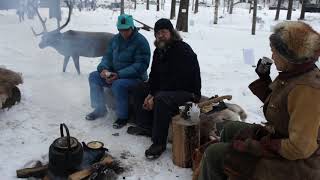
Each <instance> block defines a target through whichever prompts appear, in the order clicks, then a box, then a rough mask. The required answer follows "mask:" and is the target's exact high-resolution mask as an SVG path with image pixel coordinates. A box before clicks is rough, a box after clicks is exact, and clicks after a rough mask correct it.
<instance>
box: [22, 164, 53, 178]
mask: <svg viewBox="0 0 320 180" xmlns="http://www.w3.org/2000/svg"><path fill="white" fill-rule="evenodd" d="M47 171H48V165H42V166H37V167H33V168H24V169H19V170H17V177H18V178H29V177H36V178H43V177H44V176H45V175H46V174H47Z"/></svg>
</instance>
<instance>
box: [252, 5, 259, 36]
mask: <svg viewBox="0 0 320 180" xmlns="http://www.w3.org/2000/svg"><path fill="white" fill-rule="evenodd" d="M257 6H258V0H253V17H252V29H251V34H252V35H255V34H256V23H257Z"/></svg>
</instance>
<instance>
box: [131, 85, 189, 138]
mask: <svg viewBox="0 0 320 180" xmlns="http://www.w3.org/2000/svg"><path fill="white" fill-rule="evenodd" d="M148 92H149V90H148V87H146V86H144V87H143V88H141V86H140V87H138V88H136V89H135V90H134V92H133V97H134V106H135V107H134V111H135V121H136V124H137V125H138V126H140V127H143V128H145V129H150V130H152V142H153V143H155V144H166V143H167V136H168V129H169V124H170V122H171V118H172V117H173V116H174V115H176V114H177V113H178V112H179V106H181V105H183V104H184V103H186V102H188V101H192V100H193V94H192V93H189V92H186V91H159V92H157V93H156V94H155V96H154V99H153V101H154V107H153V110H152V111H147V110H144V109H143V108H142V105H143V102H144V99H145V97H146V96H147V95H148Z"/></svg>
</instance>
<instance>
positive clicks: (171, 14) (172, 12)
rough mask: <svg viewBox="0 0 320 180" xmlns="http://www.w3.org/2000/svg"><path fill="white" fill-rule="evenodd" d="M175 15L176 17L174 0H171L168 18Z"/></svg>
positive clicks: (172, 17)
mask: <svg viewBox="0 0 320 180" xmlns="http://www.w3.org/2000/svg"><path fill="white" fill-rule="evenodd" d="M175 17H176V0H171V11H170V19H174V18H175Z"/></svg>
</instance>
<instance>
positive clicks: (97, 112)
mask: <svg viewBox="0 0 320 180" xmlns="http://www.w3.org/2000/svg"><path fill="white" fill-rule="evenodd" d="M106 113H107V110H106V109H98V108H97V109H95V110H94V111H92V112H91V113H89V114H87V115H86V120H88V121H93V120H96V119H97V118H100V117H103V116H105V115H106Z"/></svg>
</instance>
